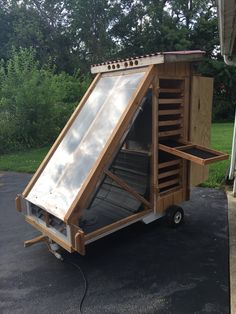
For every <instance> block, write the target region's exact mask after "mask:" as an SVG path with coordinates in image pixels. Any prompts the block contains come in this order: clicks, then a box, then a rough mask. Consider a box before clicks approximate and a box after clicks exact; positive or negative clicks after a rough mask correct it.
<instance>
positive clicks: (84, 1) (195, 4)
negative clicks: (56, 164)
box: [0, 0, 236, 152]
mask: <svg viewBox="0 0 236 314" xmlns="http://www.w3.org/2000/svg"><path fill="white" fill-rule="evenodd" d="M217 25H218V20H217V12H216V3H215V1H214V0H209V1H205V0H178V1H177V0H156V1H153V0H64V1H60V0H25V1H22V0H0V42H1V45H0V60H2V61H1V66H0V71H1V73H0V142H1V148H0V150H1V151H2V152H3V151H5V150H6V149H9V148H12V149H15V148H17V147H19V146H23V147H29V146H37V145H44V144H47V143H50V142H51V141H52V140H53V139H54V138H55V137H56V135H57V134H58V132H59V130H60V128H61V127H62V126H63V124H64V123H65V121H66V119H67V117H68V116H69V114H70V112H71V110H72V108H73V107H74V104H75V103H76V101H77V100H78V99H79V98H80V97H81V95H82V94H83V92H84V90H85V88H86V86H87V85H88V81H89V78H88V76H87V75H86V73H89V66H90V65H91V64H94V63H99V62H102V61H104V60H107V59H115V58H121V57H127V56H132V55H142V54H145V53H150V52H155V51H171V50H186V49H201V50H205V51H206V54H207V57H208V58H209V59H208V61H206V62H205V63H204V64H203V65H202V66H201V67H200V68H199V71H200V72H202V73H203V74H204V75H209V76H214V78H215V88H214V111H213V118H214V120H215V121H221V120H222V121H228V120H232V119H233V115H234V107H235V104H236V93H235V91H234V88H233V86H234V85H235V80H236V79H235V77H236V76H235V70H234V69H232V68H230V67H228V66H226V65H225V64H224V63H223V61H222V59H221V57H220V56H219V36H218V28H217ZM12 47H14V49H13V48H12ZM210 58H211V60H210ZM78 69H80V72H79V75H78Z"/></svg>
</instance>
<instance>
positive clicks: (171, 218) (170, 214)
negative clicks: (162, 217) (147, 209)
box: [166, 205, 184, 228]
mask: <svg viewBox="0 0 236 314" xmlns="http://www.w3.org/2000/svg"><path fill="white" fill-rule="evenodd" d="M166 220H167V223H168V225H169V226H170V227H172V228H177V227H179V226H180V225H182V223H183V221H184V211H183V208H182V207H180V206H177V205H173V206H170V207H169V208H168V209H167V210H166Z"/></svg>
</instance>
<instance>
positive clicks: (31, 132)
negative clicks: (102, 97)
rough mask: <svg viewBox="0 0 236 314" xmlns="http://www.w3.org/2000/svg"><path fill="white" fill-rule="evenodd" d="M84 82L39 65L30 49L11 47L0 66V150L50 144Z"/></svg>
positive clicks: (69, 111) (66, 117)
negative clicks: (9, 52) (9, 56)
mask: <svg viewBox="0 0 236 314" xmlns="http://www.w3.org/2000/svg"><path fill="white" fill-rule="evenodd" d="M88 83H89V78H88V77H83V79H82V80H81V78H80V75H79V73H77V75H75V76H70V75H69V74H66V73H65V72H61V73H60V74H55V73H54V71H53V69H51V68H50V67H49V66H47V65H45V66H44V67H40V65H39V62H37V61H36V59H35V51H34V50H33V49H26V48H25V49H24V48H21V49H20V50H19V51H16V50H13V52H12V57H11V58H10V59H9V60H8V61H7V62H2V64H1V66H0V143H1V146H0V152H1V153H3V152H5V151H9V150H15V149H18V148H22V147H23V148H27V147H37V146H42V145H46V144H50V143H52V141H53V140H54V139H55V137H56V136H57V135H58V133H59V131H60V129H61V128H62V127H63V126H64V124H65V122H66V121H67V119H68V117H69V115H70V114H71V112H72V110H73V109H74V107H75V105H76V103H77V102H78V100H79V99H80V98H81V97H82V95H83V93H84V92H85V90H86V88H87V86H88Z"/></svg>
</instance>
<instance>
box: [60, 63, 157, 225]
mask: <svg viewBox="0 0 236 314" xmlns="http://www.w3.org/2000/svg"><path fill="white" fill-rule="evenodd" d="M154 74H155V66H149V67H148V68H147V71H146V73H145V75H144V78H143V79H142V81H141V82H140V84H139V86H138V88H137V90H136V92H135V93H134V95H133V97H132V98H131V100H130V101H129V104H128V106H127V108H126V110H125V112H124V113H123V115H122V117H121V119H120V121H119V123H118V125H117V127H116V128H115V129H114V130H113V132H112V135H111V137H110V139H109V140H108V142H107V143H106V145H105V147H104V149H103V151H102V153H101V155H100V156H99V158H98V160H97V162H96V164H95V165H94V167H93V169H92V170H91V171H90V173H89V175H88V176H87V179H86V180H85V182H84V184H83V186H82V187H81V189H80V192H79V193H78V195H77V196H76V198H75V200H74V201H73V203H72V204H71V206H70V208H69V210H68V211H67V214H66V216H65V221H66V222H67V223H68V222H69V221H70V222H74V221H76V220H77V219H78V218H79V216H80V215H81V210H82V209H83V208H85V207H86V205H87V204H88V202H89V200H90V197H91V195H92V194H93V192H94V190H95V188H96V185H97V183H98V179H99V178H100V179H102V176H103V173H104V170H105V169H106V168H107V167H108V165H109V163H110V161H111V160H112V159H113V158H114V156H115V154H116V153H117V151H118V149H119V143H120V141H121V140H122V137H123V136H124V134H125V132H126V130H127V128H128V126H129V123H130V121H131V120H132V118H133V116H134V114H135V113H136V111H137V109H138V106H139V104H140V102H141V101H142V99H143V97H144V95H145V93H146V92H147V90H148V88H149V86H150V85H151V83H152V80H153V77H154Z"/></svg>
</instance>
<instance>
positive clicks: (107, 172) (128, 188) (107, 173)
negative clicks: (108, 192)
mask: <svg viewBox="0 0 236 314" xmlns="http://www.w3.org/2000/svg"><path fill="white" fill-rule="evenodd" d="M104 172H105V174H106V175H107V176H108V177H110V178H111V179H112V180H113V181H115V182H116V183H117V184H118V185H119V186H120V187H122V188H123V189H124V190H125V191H127V192H128V193H129V194H131V195H132V196H133V197H134V198H136V199H137V200H139V201H140V202H141V203H143V204H145V205H146V206H147V207H148V208H151V204H150V203H149V202H148V201H147V200H146V199H145V198H144V197H142V196H141V195H140V194H138V193H137V192H136V191H135V190H134V189H133V188H131V187H130V186H129V185H128V184H127V183H125V182H124V181H123V180H122V179H120V178H119V177H117V176H116V175H115V174H114V173H112V172H111V171H109V170H105V171H104Z"/></svg>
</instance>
